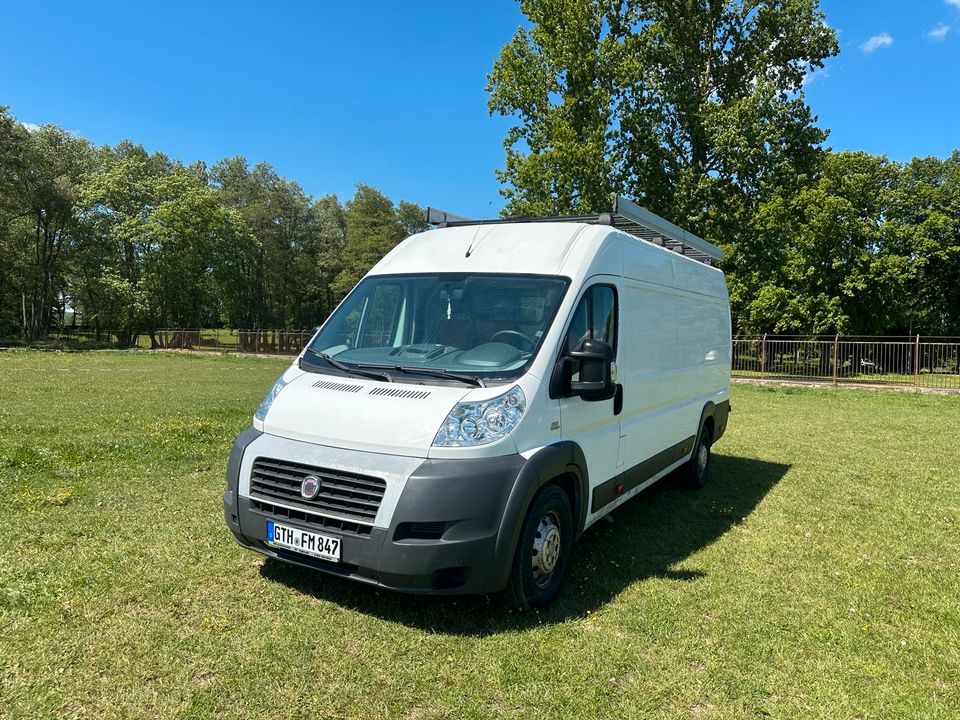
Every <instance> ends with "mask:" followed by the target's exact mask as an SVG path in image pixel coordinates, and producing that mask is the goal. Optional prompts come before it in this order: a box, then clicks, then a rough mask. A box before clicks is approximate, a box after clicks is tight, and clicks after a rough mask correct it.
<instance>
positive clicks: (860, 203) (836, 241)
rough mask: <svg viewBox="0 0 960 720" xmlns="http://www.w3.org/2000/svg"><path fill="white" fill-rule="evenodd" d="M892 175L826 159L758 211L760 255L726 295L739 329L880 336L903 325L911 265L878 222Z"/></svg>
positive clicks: (875, 163)
mask: <svg viewBox="0 0 960 720" xmlns="http://www.w3.org/2000/svg"><path fill="white" fill-rule="evenodd" d="M899 170H900V168H899V166H898V165H897V164H896V163H891V162H889V161H888V160H887V159H886V158H883V157H878V156H875V155H869V154H867V153H862V152H845V153H836V154H834V153H830V154H828V155H826V157H825V158H824V161H823V163H822V166H821V171H820V173H819V174H818V175H817V176H816V177H815V178H813V179H812V181H811V182H810V183H809V185H807V186H806V187H803V188H801V189H800V190H798V191H796V192H788V193H780V194H777V195H774V196H772V197H770V198H768V199H767V200H765V201H764V202H763V203H762V204H761V206H760V208H759V210H758V212H757V214H756V216H755V218H754V221H753V232H754V235H755V237H756V240H757V243H756V244H757V247H763V248H767V249H768V254H767V255H766V256H765V257H762V258H754V261H755V270H754V272H753V273H752V274H750V275H748V274H745V273H742V274H741V275H739V276H738V277H737V279H736V283H735V284H734V288H732V291H731V303H732V305H733V306H734V311H735V314H736V315H738V316H739V317H740V318H741V320H742V322H743V324H744V326H745V327H746V328H750V329H757V330H763V331H772V332H784V333H800V334H802V333H813V334H817V333H855V334H882V333H883V332H885V331H886V330H887V329H888V328H891V327H898V326H900V325H901V324H902V323H903V322H904V319H905V318H906V313H907V306H906V301H905V298H906V291H907V289H908V287H909V284H910V282H911V278H912V275H913V266H912V260H911V258H910V257H909V256H908V255H904V254H902V253H901V252H900V251H901V250H902V243H899V242H897V241H896V239H895V236H894V234H893V230H894V229H893V228H891V227H890V226H889V224H888V223H887V222H886V220H885V218H886V217H887V216H888V213H889V211H890V208H891V202H892V199H893V197H894V195H895V193H896V192H897V183H898V177H899ZM760 268H766V271H765V272H763V273H761V272H760Z"/></svg>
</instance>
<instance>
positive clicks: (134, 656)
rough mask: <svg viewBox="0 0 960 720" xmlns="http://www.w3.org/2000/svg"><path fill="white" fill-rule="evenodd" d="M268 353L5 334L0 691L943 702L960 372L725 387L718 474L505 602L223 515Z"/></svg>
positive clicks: (516, 701) (19, 695)
mask: <svg viewBox="0 0 960 720" xmlns="http://www.w3.org/2000/svg"><path fill="white" fill-rule="evenodd" d="M284 365H285V361H278V360H268V359H263V358H246V357H229V356H227V357H221V356H202V355H200V356H198V355H183V354H149V353H142V352H136V351H131V352H109V351H108V352H91V353H62V354H61V353H39V352H31V351H11V352H6V353H0V492H2V496H3V499H4V501H5V502H4V504H5V515H4V522H3V523H2V524H0V716H4V717H11V718H20V717H36V718H49V717H82V718H136V717H143V718H153V717H217V718H250V717H264V718H283V717H331V718H378V717H397V718H410V719H414V718H416V719H420V720H422V719H425V718H464V717H466V718H491V717H509V718H556V717H571V718H591V717H610V718H628V717H629V718H632V717H641V716H643V717H651V718H687V717H693V718H743V717H774V718H861V719H863V720H866V719H868V718H956V717H958V716H960V567H958V563H960V483H958V481H957V468H958V467H960V441H958V440H957V437H958V434H957V424H958V422H957V421H958V420H960V397H957V396H949V397H943V396H928V395H916V394H910V393H882V392H863V391H857V390H843V389H839V390H829V389H828V390H815V389H797V388H765V387H753V386H736V387H735V388H734V391H733V392H734V396H733V407H734V413H733V415H732V416H731V421H730V429H729V431H728V433H727V435H726V436H725V437H724V438H723V439H722V440H721V441H720V442H719V443H718V444H717V446H716V448H715V451H716V455H715V458H714V459H715V464H714V466H713V477H712V479H711V482H710V484H709V485H708V486H707V487H706V488H705V489H704V490H703V491H701V492H699V493H691V492H682V491H679V490H676V489H674V488H673V487H671V486H669V485H664V486H663V487H658V488H654V489H653V490H651V491H649V492H647V493H645V494H644V495H641V496H640V497H639V498H637V499H636V500H634V501H632V502H631V503H629V504H628V505H627V506H625V507H624V508H622V509H620V510H618V511H617V512H616V513H615V514H614V519H615V522H614V523H612V524H609V523H605V522H602V523H600V524H599V525H598V526H597V527H595V528H593V529H592V530H591V531H589V532H588V533H587V535H586V536H585V537H584V539H583V540H582V541H581V543H580V544H578V546H577V547H576V548H575V558H574V565H573V566H572V569H571V573H570V575H569V576H568V578H567V583H566V586H565V589H564V591H563V592H562V594H561V596H560V598H559V600H558V602H557V603H556V605H555V606H554V607H552V608H551V609H550V610H548V611H545V612H541V613H540V614H532V615H527V616H521V615H514V614H509V613H507V612H505V611H504V610H503V609H502V608H501V606H500V605H499V604H498V603H497V602H496V601H495V600H494V599H490V598H486V597H468V598H447V599H444V598H422V597H411V596H404V595H397V594H392V593H388V592H380V591H376V590H374V589H371V588H369V587H366V586H359V585H355V584H352V583H349V582H347V581H344V580H340V579H334V578H328V577H325V576H322V575H319V574H314V573H312V572H309V571H305V570H300V569H297V568H293V567H289V566H285V565H281V564H277V563H273V562H265V561H264V560H263V558H261V557H260V556H258V555H256V554H254V553H251V552H248V551H244V550H242V549H241V548H239V547H238V546H236V545H235V544H234V543H233V540H232V539H231V537H230V536H229V533H228V532H227V530H226V528H225V526H224V525H223V522H222V518H221V509H220V493H221V490H222V485H223V481H222V473H223V467H224V463H225V460H226V456H227V451H228V448H229V444H230V442H231V439H232V438H233V436H234V435H235V434H236V433H237V432H239V431H240V430H241V429H242V428H243V427H244V426H245V425H246V423H247V421H248V417H249V414H250V412H251V411H252V409H253V408H254V407H255V406H256V404H257V402H259V400H260V397H261V395H262V394H263V392H264V391H265V390H266V388H267V387H268V386H269V384H270V382H271V381H272V380H273V379H274V377H275V376H276V375H277V374H278V373H279V371H280V370H281V368H283V367H284Z"/></svg>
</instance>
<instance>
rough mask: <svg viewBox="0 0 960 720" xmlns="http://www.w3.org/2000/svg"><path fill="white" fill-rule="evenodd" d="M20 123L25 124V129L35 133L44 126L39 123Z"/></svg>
mask: <svg viewBox="0 0 960 720" xmlns="http://www.w3.org/2000/svg"><path fill="white" fill-rule="evenodd" d="M20 124H21V125H23V127H24V129H26V131H27V132H30V133H35V132H36V131H37V130H39V129H40V128H41V127H42V126H41V125H37V124H36V123H28V122H25V123H20Z"/></svg>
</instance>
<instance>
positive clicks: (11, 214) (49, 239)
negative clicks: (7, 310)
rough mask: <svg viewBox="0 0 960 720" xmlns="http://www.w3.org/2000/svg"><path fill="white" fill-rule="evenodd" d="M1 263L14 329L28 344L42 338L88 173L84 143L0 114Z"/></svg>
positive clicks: (89, 155) (58, 302)
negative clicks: (29, 128) (17, 304)
mask: <svg viewBox="0 0 960 720" xmlns="http://www.w3.org/2000/svg"><path fill="white" fill-rule="evenodd" d="M0 117H2V119H0V135H2V137H0V145H2V147H3V148H4V149H3V151H0V152H2V157H0V166H2V168H3V169H2V170H0V184H2V190H3V197H4V200H3V201H2V207H0V212H2V214H3V217H2V227H3V234H4V246H5V253H9V259H8V260H7V262H5V263H3V264H4V265H5V266H6V267H7V269H6V271H5V275H6V273H10V275H11V276H10V277H5V278H4V280H3V286H4V287H6V286H8V285H12V286H13V288H14V289H15V294H16V295H19V297H20V300H21V313H20V314H21V318H20V324H21V327H22V332H23V335H24V336H25V337H26V338H27V339H30V340H37V339H40V338H45V337H46V336H47V335H48V334H49V332H50V329H51V326H52V324H53V322H54V320H55V319H58V318H57V309H58V308H59V309H60V310H62V307H63V303H62V289H63V267H64V259H65V255H69V252H70V249H71V246H72V244H73V243H74V242H75V241H76V239H77V238H76V234H77V230H78V227H77V223H76V217H75V214H74V212H73V204H74V201H75V198H76V193H77V188H78V186H79V184H80V183H81V182H82V180H83V178H84V176H85V175H86V174H87V173H88V172H89V171H90V169H91V167H92V159H93V150H92V148H91V146H90V143H89V142H87V141H86V140H84V139H83V138H78V137H76V136H74V135H71V134H70V133H68V132H66V131H64V130H61V129H60V128H58V127H56V126H55V125H44V126H43V127H42V128H40V129H39V130H36V131H34V132H32V133H28V132H26V130H24V129H23V127H22V126H21V125H19V123H17V122H16V121H13V120H12V118H10V116H9V115H8V114H7V113H6V112H5V111H4V112H2V113H0Z"/></svg>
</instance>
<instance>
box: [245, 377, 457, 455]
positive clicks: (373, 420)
mask: <svg viewBox="0 0 960 720" xmlns="http://www.w3.org/2000/svg"><path fill="white" fill-rule="evenodd" d="M470 390H471V388H469V387H448V386H445V385H418V384H413V383H410V384H407V383H400V382H392V383H386V382H377V381H368V380H364V379H360V378H350V377H343V376H334V375H322V374H318V373H309V372H305V373H302V374H300V375H298V376H296V377H295V378H294V379H293V380H291V381H289V382H288V383H287V385H286V387H284V388H283V390H282V391H281V392H280V394H278V395H277V397H276V398H275V399H274V401H273V405H271V407H270V410H269V411H268V412H267V416H266V419H265V420H264V423H263V429H264V432H267V433H269V434H271V435H278V436H280V437H285V438H291V439H293V440H302V441H304V442H309V443H315V444H318V445H329V446H332V447H339V448H348V449H353V450H365V451H368V452H377V453H390V454H393V455H407V456H411V457H422V458H425V457H427V453H428V451H429V450H430V446H431V445H432V444H433V439H434V438H435V437H436V435H437V431H438V430H439V429H440V426H441V425H442V424H443V421H444V420H446V418H447V415H448V414H449V413H450V410H452V409H453V406H454V405H456V404H457V403H458V402H459V401H460V400H461V399H462V398H463V397H464V396H466V395H467V393H469V392H470Z"/></svg>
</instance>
